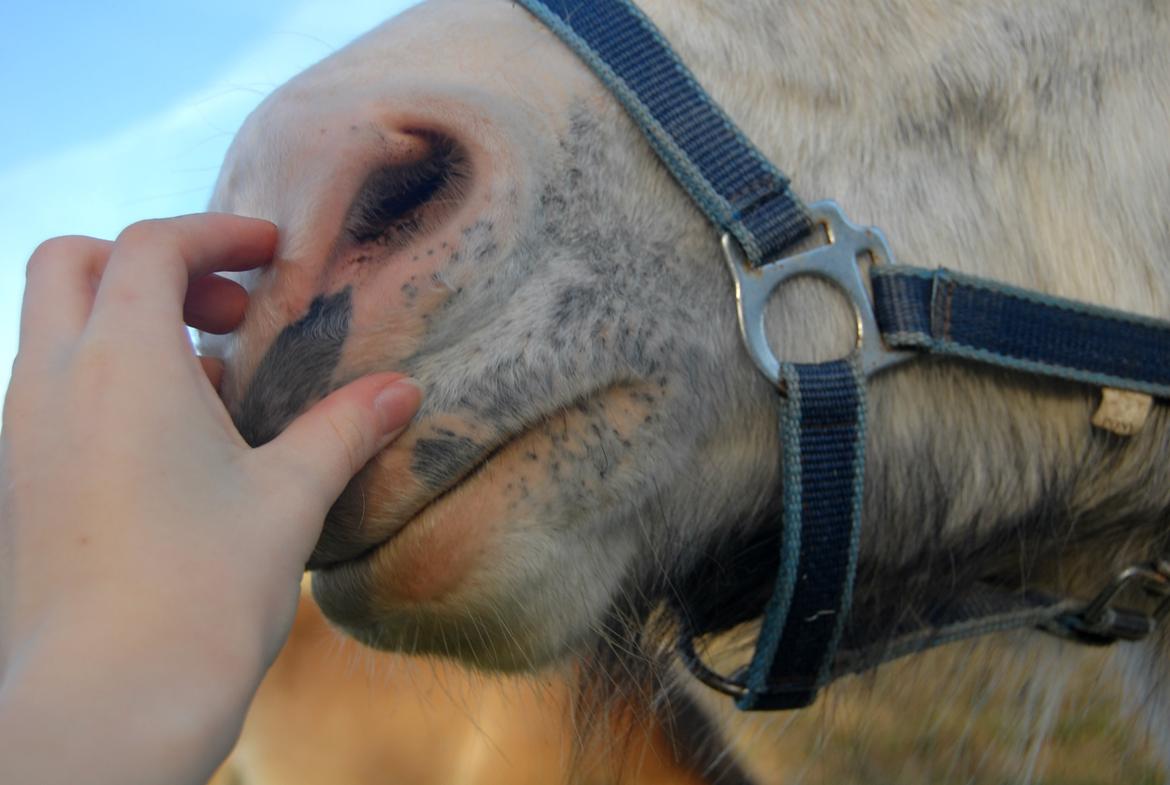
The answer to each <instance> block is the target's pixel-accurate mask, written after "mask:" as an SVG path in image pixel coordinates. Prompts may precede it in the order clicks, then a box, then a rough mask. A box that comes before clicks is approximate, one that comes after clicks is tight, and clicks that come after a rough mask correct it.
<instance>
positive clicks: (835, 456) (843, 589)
mask: <svg viewBox="0 0 1170 785" xmlns="http://www.w3.org/2000/svg"><path fill="white" fill-rule="evenodd" d="M519 2H520V4H521V5H523V6H524V7H525V8H527V9H528V10H529V11H530V12H531V13H533V14H534V15H535V16H536V17H537V18H539V19H540V20H541V21H543V22H544V23H545V24H546V25H548V27H549V28H551V29H552V31H553V32H554V33H556V34H557V35H558V36H559V37H560V38H561V39H562V40H563V41H564V42H565V43H566V44H567V45H568V46H569V47H570V48H572V49H573V50H574V51H575V52H576V53H577V54H578V55H579V56H580V57H581V58H582V59H583V60H584V61H585V62H586V63H587V64H588V65H589V66H590V67H591V68H592V69H593V71H594V72H595V73H596V74H597V75H598V77H599V78H600V79H601V80H602V82H603V83H604V84H605V85H606V86H607V87H608V88H609V89H610V90H611V91H612V92H613V93H614V95H615V96H616V97H617V98H618V100H619V101H621V103H622V104H623V106H624V107H625V108H626V111H627V112H628V113H629V114H630V116H631V117H632V118H633V119H634V121H635V122H636V123H637V124H638V126H639V127H640V128H641V130H642V132H643V134H644V135H645V136H646V138H647V139H648V140H649V142H650V144H651V146H652V147H653V148H654V150H655V152H656V153H657V154H658V156H659V158H660V159H661V160H662V161H663V162H664V163H665V164H666V166H667V167H668V168H669V169H670V171H671V173H672V174H673V175H674V176H675V178H676V179H677V180H678V181H679V182H680V183H681V184H682V185H683V187H684V188H686V190H687V191H688V192H689V193H690V195H691V197H692V198H693V199H694V200H695V202H696V203H697V204H698V205H699V207H700V208H702V209H703V210H704V212H706V214H707V217H708V218H709V219H710V220H711V221H712V222H713V223H714V224H715V225H716V226H718V227H719V228H720V229H721V230H723V231H725V232H729V233H730V234H732V235H733V236H734V237H735V238H736V239H737V240H738V241H739V243H740V245H741V246H742V247H743V249H744V252H745V254H746V255H747V256H748V258H749V259H750V260H751V262H752V263H753V264H754V265H756V266H759V265H762V264H767V263H769V262H772V261H774V260H775V259H776V258H777V257H779V256H781V255H782V253H783V252H784V251H785V250H786V249H787V248H789V247H790V246H791V245H793V244H795V243H796V242H798V241H799V240H801V239H803V238H804V237H806V236H807V235H808V234H809V233H810V232H811V230H812V221H811V219H810V218H809V215H808V213H807V210H806V209H805V207H804V205H803V204H802V203H801V202H800V201H799V200H798V199H797V198H796V197H795V196H794V195H793V194H792V193H791V192H790V191H789V189H788V179H787V178H786V177H785V176H784V175H783V174H782V173H781V172H780V171H779V170H778V169H776V168H775V167H774V166H773V165H772V164H771V163H770V162H769V161H768V160H767V158H765V157H764V156H763V155H762V154H761V153H760V152H759V151H758V150H757V149H756V148H755V147H754V146H753V145H752V144H751V142H749V141H748V140H747V139H746V138H745V137H744V136H743V134H741V133H740V132H739V130H738V128H737V127H736V125H735V124H734V123H733V122H732V121H731V120H730V119H729V118H728V117H727V115H726V114H724V112H723V111H722V110H721V109H720V108H719V107H718V106H716V105H715V104H714V103H713V102H712V101H711V100H710V98H709V97H708V95H707V93H706V92H705V91H704V90H703V88H702V87H700V86H699V84H698V83H697V82H696V81H695V78H694V77H693V76H692V75H691V73H690V71H689V70H688V69H687V68H686V66H684V65H683V64H682V62H681V61H680V60H679V59H678V58H677V57H676V56H675V54H674V52H673V50H672V49H671V48H670V45H669V44H668V43H667V42H666V40H665V39H664V38H663V37H662V35H661V33H659V32H658V30H657V28H655V26H654V24H653V23H652V22H651V21H650V20H648V19H647V18H646V17H645V15H643V14H642V12H641V11H639V10H638V9H637V8H636V7H635V6H634V5H633V4H632V3H630V2H628V0H588V1H586V0H519ZM855 359H856V358H853V359H850V360H843V361H838V362H835V363H826V364H824V365H786V366H785V367H784V371H783V373H785V374H786V375H787V378H786V379H785V380H784V381H785V385H786V387H787V394H788V399H787V401H785V402H784V403H783V412H782V427H783V428H784V433H783V434H782V438H781V442H782V445H783V450H784V458H783V463H784V467H785V471H784V495H785V516H784V521H783V524H782V525H783V537H782V542H783V544H782V549H783V552H782V554H781V564H780V568H779V571H778V575H777V579H776V583H775V585H774V588H773V596H772V598H771V600H770V601H769V604H768V609H767V611H766V613H765V617H764V624H763V628H762V630H761V633H760V639H759V641H758V643H757V647H756V653H755V655H754V656H753V660H752V664H751V665H750V666H749V675H748V677H747V678H748V684H746V685H743V686H745V687H746V690H747V694H746V695H744V696H743V697H742V698H741V699H740V700H739V706H740V707H741V708H744V709H748V708H755V709H769V708H781V707H796V706H803V705H806V704H808V703H810V702H811V701H812V699H813V698H814V697H815V695H816V690H817V688H818V687H820V686H821V684H823V683H824V682H826V681H827V680H828V679H829V677H830V675H831V674H830V671H831V665H832V661H833V658H834V654H835V651H836V646H837V641H838V640H839V638H840V636H841V630H842V628H843V625H844V622H845V617H846V616H847V615H848V610H849V604H850V600H851V597H852V587H853V576H854V573H855V571H856V562H857V544H858V543H857V541H858V535H859V531H860V528H859V524H860V507H861V488H862V477H863V474H864V471H863V470H864V458H865V444H864V433H865V431H864V412H865V402H864V380H863V379H862V377H861V374H860V373H859V371H858V367H857V365H856V363H855V362H854V360H855ZM781 643H783V649H784V656H783V657H781V658H779V659H778V658H777V653H778V651H779V649H780V646H781Z"/></svg>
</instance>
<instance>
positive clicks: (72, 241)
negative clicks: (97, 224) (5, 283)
mask: <svg viewBox="0 0 1170 785" xmlns="http://www.w3.org/2000/svg"><path fill="white" fill-rule="evenodd" d="M92 243H93V240H92V239H91V238H89V237H79V236H73V235H68V236H64V237H52V238H50V239H48V240H45V241H44V242H42V243H41V244H40V245H38V246H37V247H36V250H34V251H33V252H32V256H30V257H29V259H28V264H27V265H26V267H25V274H26V276H27V277H31V276H33V275H35V274H36V273H37V272H38V271H40V270H42V269H46V268H49V267H55V266H58V265H60V264H63V263H64V262H65V260H70V259H73V258H75V257H77V256H79V255H83V254H86V253H88V251H89V250H90V246H91V245H92Z"/></svg>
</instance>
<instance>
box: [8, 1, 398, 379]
mask: <svg viewBox="0 0 1170 785" xmlns="http://www.w3.org/2000/svg"><path fill="white" fill-rule="evenodd" d="M410 4H411V2H407V1H406V0H399V2H390V3H386V2H384V1H383V2H376V1H375V0H360V1H352V2H347V3H345V9H344V13H341V12H339V11H338V6H337V5H336V4H335V3H325V2H307V3H304V4H303V5H301V6H299V7H298V8H297V9H296V10H295V11H294V12H293V13H292V14H291V15H290V16H289V17H288V18H287V19H286V20H285V21H284V22H283V23H281V24H280V25H278V26H277V27H276V28H275V29H276V32H274V33H272V34H270V35H269V36H267V37H266V38H264V39H263V40H260V41H258V42H257V45H256V46H255V47H253V48H252V49H251V50H249V51H248V52H247V53H246V54H245V55H244V56H243V57H241V58H239V59H238V60H237V61H236V62H234V63H232V64H230V65H229V66H228V67H226V68H224V69H222V70H221V71H220V72H219V74H218V75H215V76H213V77H211V78H210V79H209V84H208V87H207V88H205V89H203V90H201V91H199V92H197V93H195V94H193V95H187V96H182V97H180V98H178V99H177V100H176V101H175V103H174V105H173V107H172V108H170V109H169V110H167V111H165V112H162V113H160V114H158V115H156V116H153V117H150V118H147V119H143V120H140V121H137V122H135V123H134V124H132V125H130V126H128V127H126V128H124V129H123V130H121V131H119V132H117V133H116V134H113V135H110V136H108V137H106V138H103V139H97V140H93V141H88V142H85V143H84V144H80V145H77V146H76V147H73V148H71V149H68V150H64V151H60V152H56V153H53V154H51V155H46V156H44V157H41V158H39V159H37V160H32V161H28V162H25V163H23V164H21V165H20V166H17V167H12V168H9V169H7V170H5V171H0V390H4V389H5V388H6V387H7V385H8V370H9V368H10V367H11V364H12V359H13V357H14V356H15V353H16V343H17V338H16V333H17V324H18V321H19V308H20V301H21V293H22V289H23V285H24V280H23V275H24V262H25V260H26V259H27V258H28V256H29V254H30V253H31V252H32V251H33V249H34V248H35V247H36V245H37V244H38V243H39V242H40V241H41V240H43V239H45V238H47V237H51V236H54V235H60V234H90V235H95V236H99V237H113V236H115V235H116V234H117V232H118V231H119V230H120V229H121V228H122V227H124V226H126V225H127V224H130V223H133V222H134V221H136V220H139V219H141V218H148V217H155V216H165V215H175V214H181V213H188V212H195V211H198V210H201V209H203V208H204V207H205V205H206V203H207V200H208V198H209V197H210V195H211V189H212V186H213V185H214V181H215V176H216V172H217V171H218V168H219V163H220V161H221V160H222V158H223V155H224V153H225V152H226V150H227V146H228V144H229V143H230V141H231V138H232V135H233V134H234V132H235V130H236V129H237V128H238V127H239V125H240V124H241V123H242V122H243V119H244V117H246V116H247V114H248V112H250V111H251V110H252V108H253V107H255V106H256V104H258V103H259V102H260V100H261V99H262V98H263V97H264V96H265V95H267V94H268V93H269V92H271V91H272V90H273V89H274V88H275V87H277V86H278V85H279V84H281V83H282V82H284V81H286V80H287V79H288V78H290V77H291V76H293V75H294V74H296V73H298V72H299V71H301V70H303V69H304V68H306V67H307V66H309V65H311V64H312V63H314V62H316V61H318V60H320V59H321V58H323V57H325V56H326V55H328V54H329V53H330V52H331V51H333V50H334V49H335V48H337V47H339V46H342V45H344V44H345V43H347V42H348V41H350V40H352V39H353V38H355V37H356V36H358V35H360V34H361V33H363V32H365V31H366V30H369V29H370V28H372V27H374V26H375V25H377V24H378V23H379V22H381V21H383V20H384V19H386V18H387V17H388V16H390V15H393V14H394V13H396V12H398V11H399V10H401V9H402V8H404V7H406V6H407V5H410ZM114 89H133V85H123V86H120V87H119V88H114ZM10 116H12V115H10ZM78 122H79V123H84V118H79V119H78Z"/></svg>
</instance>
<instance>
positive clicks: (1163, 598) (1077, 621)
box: [1045, 559, 1170, 646]
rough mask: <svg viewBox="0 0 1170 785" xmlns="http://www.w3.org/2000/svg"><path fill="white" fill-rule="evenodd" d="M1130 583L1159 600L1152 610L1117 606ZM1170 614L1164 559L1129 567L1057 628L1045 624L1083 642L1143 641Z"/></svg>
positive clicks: (1168, 566)
mask: <svg viewBox="0 0 1170 785" xmlns="http://www.w3.org/2000/svg"><path fill="white" fill-rule="evenodd" d="M1129 586H1137V587H1140V588H1141V589H1142V591H1143V592H1144V593H1145V594H1146V596H1147V597H1150V598H1153V599H1156V600H1157V603H1156V605H1155V606H1154V609H1153V610H1152V611H1151V612H1150V613H1143V612H1141V611H1138V610H1133V609H1130V608H1121V607H1118V606H1116V605H1114V601H1115V600H1116V599H1117V596H1118V595H1119V594H1121V592H1122V591H1123V590H1125V589H1126V588H1127V587H1129ZM1167 613H1170V562H1168V561H1167V560H1165V559H1159V560H1157V561H1153V562H1148V563H1146V564H1135V565H1132V566H1130V567H1126V568H1125V569H1124V570H1122V571H1121V572H1119V573H1118V574H1117V575H1115V576H1114V577H1113V580H1111V581H1110V582H1109V583H1108V584H1107V585H1106V586H1105V588H1104V589H1102V590H1101V591H1100V592H1099V593H1098V594H1097V596H1096V597H1094V598H1093V599H1092V600H1091V601H1090V602H1089V603H1088V604H1087V605H1085V607H1084V608H1082V609H1081V610H1079V611H1077V612H1075V613H1069V614H1066V615H1064V616H1062V617H1060V618H1059V619H1058V620H1057V622H1058V625H1059V626H1058V627H1056V628H1053V627H1051V626H1046V627H1045V629H1046V630H1047V631H1048V632H1054V633H1057V634H1059V635H1061V637H1065V638H1070V639H1072V640H1075V641H1077V642H1080V643H1088V644H1095V645H1099V646H1104V645H1108V644H1111V643H1116V642H1117V641H1119V640H1124V641H1140V640H1142V639H1143V638H1145V637H1147V636H1149V635H1150V633H1152V632H1153V631H1154V630H1155V629H1157V626H1158V623H1159V622H1160V621H1162V619H1163V618H1165V617H1166V615H1167Z"/></svg>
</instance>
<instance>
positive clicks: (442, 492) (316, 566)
mask: <svg viewBox="0 0 1170 785" xmlns="http://www.w3.org/2000/svg"><path fill="white" fill-rule="evenodd" d="M530 430H531V427H523V428H521V429H519V430H518V431H515V432H513V433H512V434H510V435H508V436H505V437H504V438H502V439H501V440H500V441H499V442H498V443H497V444H495V445H494V446H492V447H489V448H488V449H486V450H484V451H482V452H481V453H480V454H479V455H478V456H476V457H475V459H474V460H472V461H471V462H469V463H468V464H466V465H465V466H463V467H462V468H460V469H459V470H457V471H455V472H453V473H452V474H451V476H450V477H449V479H448V480H447V481H446V482H443V483H442V484H440V485H438V486H437V487H435V489H434V492H433V493H430V494H428V495H427V496H426V497H425V498H423V499H422V500H421V501H420V502H419V503H418V504H417V505H416V506H415V507H414V509H412V510H409V511H408V512H407V514H406V515H405V516H404V517H403V519H402V521H401V522H400V523H399V524H398V525H396V526H395V527H394V528H393V530H392V531H391V532H390V533H389V534H385V535H383V536H381V537H379V539H378V540H376V541H374V542H369V541H367V542H357V541H353V542H329V543H328V548H327V553H326V554H322V553H319V550H320V549H321V541H318V544H317V548H315V549H314V551H313V553H312V555H311V556H310V557H309V561H308V562H307V563H306V564H305V569H306V570H330V569H333V568H338V567H344V566H346V565H349V564H356V563H358V562H361V561H364V560H365V559H367V558H368V557H369V556H371V555H372V554H373V553H375V552H376V551H378V550H379V549H380V548H381V547H382V546H384V545H386V544H387V543H388V542H390V541H391V540H393V539H394V538H395V537H397V536H398V535H399V534H400V533H402V531H403V530H405V529H406V528H407V527H408V526H410V524H411V523H412V522H413V521H414V520H415V519H417V518H418V517H419V516H420V515H422V514H423V513H424V512H426V511H427V510H428V509H430V508H431V507H433V506H434V505H435V504H437V503H438V502H440V501H442V500H443V499H444V498H445V497H446V496H447V495H448V494H450V493H451V492H452V491H454V490H455V489H456V488H458V487H459V486H461V485H463V483H464V482H466V481H467V480H468V479H470V478H471V477H473V476H474V475H475V474H476V472H477V470H478V469H479V468H480V467H481V466H484V465H485V464H487V463H488V462H489V461H490V460H492V459H493V458H494V457H495V456H496V455H497V454H499V453H500V452H501V451H502V450H503V449H504V448H505V447H507V446H508V445H509V444H511V443H512V442H514V441H516V440H517V439H519V438H520V437H522V436H523V435H525V434H526V433H528V432H529V431H530ZM359 477H360V475H359ZM324 539H325V535H322V541H323V540H324Z"/></svg>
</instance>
